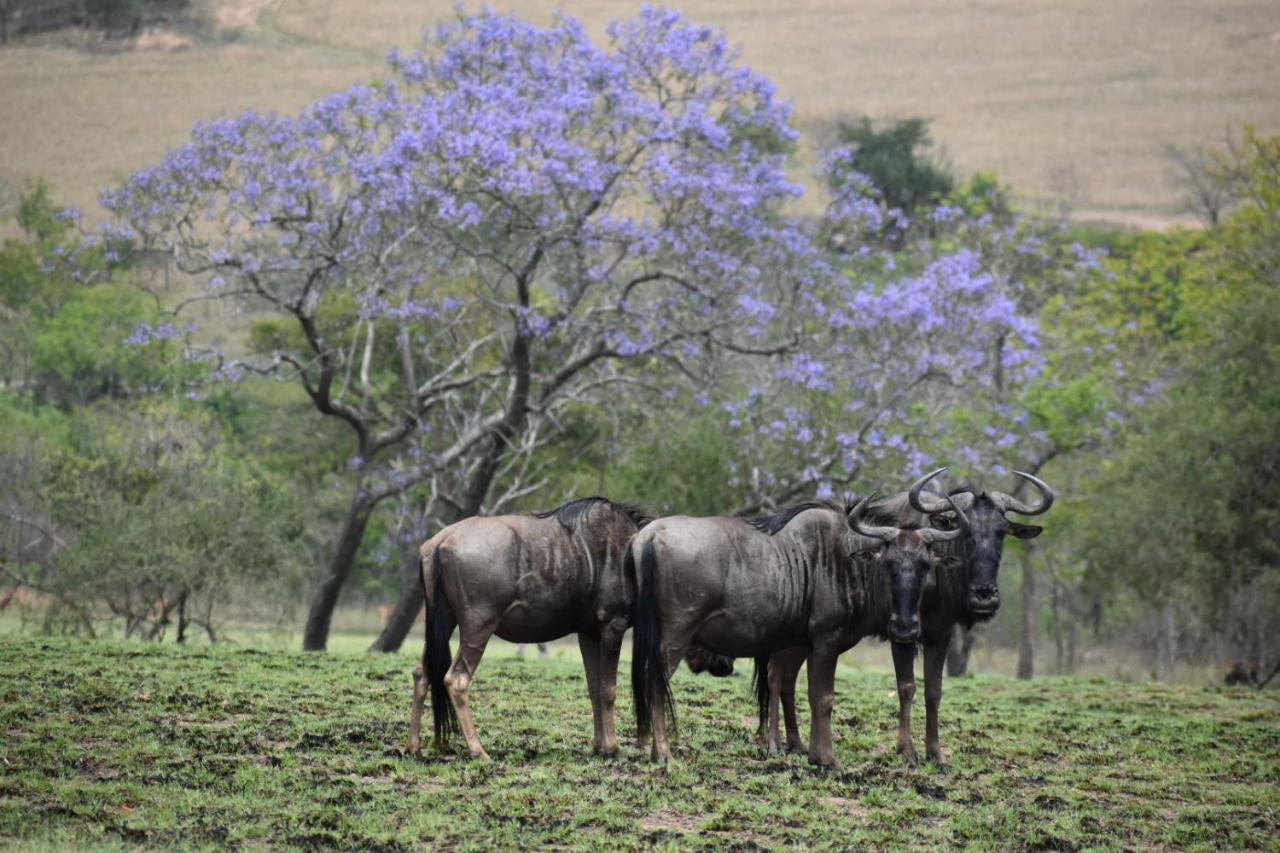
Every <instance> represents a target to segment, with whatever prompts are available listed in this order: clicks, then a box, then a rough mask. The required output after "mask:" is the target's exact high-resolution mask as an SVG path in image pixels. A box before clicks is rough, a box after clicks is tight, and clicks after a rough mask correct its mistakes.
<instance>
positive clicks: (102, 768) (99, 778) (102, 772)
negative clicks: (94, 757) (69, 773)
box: [79, 760, 120, 782]
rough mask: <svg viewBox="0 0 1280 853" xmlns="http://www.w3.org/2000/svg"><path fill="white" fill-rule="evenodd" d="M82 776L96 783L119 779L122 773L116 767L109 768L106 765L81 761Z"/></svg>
mask: <svg viewBox="0 0 1280 853" xmlns="http://www.w3.org/2000/svg"><path fill="white" fill-rule="evenodd" d="M79 769H80V775H81V776H83V777H84V778H86V779H89V780H91V781H94V782H105V781H107V780H109V779H118V778H119V777H120V771H119V770H116V769H115V768H114V767H108V766H107V765H105V764H99V763H98V762H96V761H89V760H85V761H81V762H80V766H79Z"/></svg>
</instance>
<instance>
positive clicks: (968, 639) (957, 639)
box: [947, 625, 977, 678]
mask: <svg viewBox="0 0 1280 853" xmlns="http://www.w3.org/2000/svg"><path fill="white" fill-rule="evenodd" d="M976 640H977V632H976V631H975V630H974V629H972V628H969V629H967V630H966V629H965V628H962V627H961V626H959V625H957V626H955V627H954V628H952V629H951V642H950V643H949V644H948V645H947V676H948V677H949V678H958V677H959V676H962V675H964V674H965V673H967V672H968V671H969V655H970V654H972V653H973V644H974V642H975V641H976Z"/></svg>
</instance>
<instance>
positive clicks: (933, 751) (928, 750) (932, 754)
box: [924, 746, 947, 764]
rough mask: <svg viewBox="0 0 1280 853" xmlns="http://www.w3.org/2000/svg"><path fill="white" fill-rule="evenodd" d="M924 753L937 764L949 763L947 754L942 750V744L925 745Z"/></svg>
mask: <svg viewBox="0 0 1280 853" xmlns="http://www.w3.org/2000/svg"><path fill="white" fill-rule="evenodd" d="M924 753H925V755H926V756H927V757H928V759H929V760H930V761H932V762H934V763H936V764H946V763H947V756H946V755H945V754H944V753H943V752H942V747H940V746H930V747H925V751H924Z"/></svg>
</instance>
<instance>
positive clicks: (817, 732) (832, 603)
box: [627, 499, 960, 766]
mask: <svg viewBox="0 0 1280 853" xmlns="http://www.w3.org/2000/svg"><path fill="white" fill-rule="evenodd" d="M867 504H868V501H867V500H866V499H864V500H862V501H861V502H859V503H858V504H857V505H856V506H853V507H850V506H849V505H848V504H847V503H846V504H845V505H844V506H836V505H834V504H829V503H825V502H819V501H811V502H808V503H804V504H801V505H799V506H795V507H791V508H790V509H787V510H784V511H782V512H779V513H777V514H775V515H773V516H769V517H768V518H764V519H758V520H755V521H748V520H746V519H742V518H726V517H713V518H689V517H687V516H673V517H670V518H662V519H659V520H657V521H655V522H653V523H652V524H650V525H649V526H648V527H646V528H645V529H644V530H642V531H640V533H638V534H636V536H635V538H634V539H632V541H631V545H630V546H629V547H628V549H627V567H628V570H629V571H632V572H634V574H635V577H636V608H635V618H634V622H635V625H634V627H635V632H634V635H633V650H632V664H631V667H632V669H631V685H632V691H633V693H634V696H635V702H636V718H637V722H638V724H639V729H640V731H641V732H642V733H643V732H646V731H651V732H652V734H653V751H652V756H653V758H654V760H655V761H657V760H662V761H665V760H667V759H669V758H670V757H671V748H670V744H669V742H668V738H667V724H666V721H667V717H668V716H670V717H671V719H672V720H673V721H674V710H675V709H674V706H673V703H672V699H671V692H670V687H669V684H668V680H669V679H670V677H671V675H672V673H673V672H674V671H675V668H676V666H677V665H678V664H679V662H680V659H681V658H682V657H684V655H685V652H686V650H687V649H688V648H689V646H690V644H692V643H697V644H698V645H701V646H703V647H704V648H707V649H709V650H711V651H712V652H715V653H717V654H722V655H727V656H730V657H755V656H759V655H767V654H769V653H771V652H774V651H777V650H779V649H787V648H791V647H793V646H802V647H804V648H805V649H806V650H807V653H808V659H809V703H810V707H811V709H812V712H813V719H812V723H811V738H810V745H809V757H810V759H811V760H812V761H813V762H814V763H816V764H820V765H822V766H832V765H834V764H835V753H834V750H833V749H832V744H831V709H832V704H833V701H834V699H833V696H834V678H835V665H836V658H837V656H838V655H839V654H840V651H842V650H843V649H845V648H848V647H849V646H850V645H852V642H851V641H850V639H849V638H850V637H857V636H862V635H863V634H864V633H865V628H864V627H863V625H862V620H863V619H864V618H865V615H866V614H868V613H880V612H881V611H887V610H889V609H890V608H892V610H893V614H894V615H893V617H892V618H890V619H888V620H887V621H888V622H889V627H888V629H887V630H888V631H889V633H890V634H891V635H893V636H896V637H898V638H899V639H909V638H914V636H915V634H916V632H918V631H919V616H918V614H917V608H918V607H919V602H920V591H921V588H922V586H923V583H924V578H925V575H926V573H927V572H928V569H929V567H930V565H931V563H932V559H933V558H932V553H931V551H930V547H929V546H930V545H931V544H932V543H934V542H939V541H941V540H944V539H947V538H949V537H956V536H959V535H960V531H959V530H958V529H956V530H951V531H945V532H944V531H940V530H933V529H929V528H921V529H918V530H900V529H898V528H897V527H888V526H875V527H866V526H863V525H862V520H861V516H862V513H863V512H864V511H865V510H866V507H867ZM886 578H887V579H888V582H885V579H886Z"/></svg>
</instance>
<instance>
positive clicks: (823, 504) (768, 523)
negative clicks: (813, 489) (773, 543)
mask: <svg viewBox="0 0 1280 853" xmlns="http://www.w3.org/2000/svg"><path fill="white" fill-rule="evenodd" d="M854 503H855V501H854V498H853V497H852V496H848V497H846V498H845V499H844V503H843V504H838V503H836V502H835V501H820V500H811V501H805V502H803V503H798V504H796V505H795V506H789V507H787V508H786V509H780V510H778V511H777V512H775V513H773V514H772V515H759V516H755V517H751V518H743V521H745V522H746V523H747V524H750V525H751V526H752V527H754V528H755V529H756V530H759V531H762V532H764V533H768V534H769V535H770V536H774V535H776V534H777V533H778V531H780V530H782V528H784V527H786V526H787V525H788V524H790V523H791V519H793V518H795V517H796V516H797V515H799V514H800V513H802V512H805V511H806V510H810V509H833V510H835V511H836V512H843V513H846V514H847V513H848V512H849V510H851V509H853V504H854Z"/></svg>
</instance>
